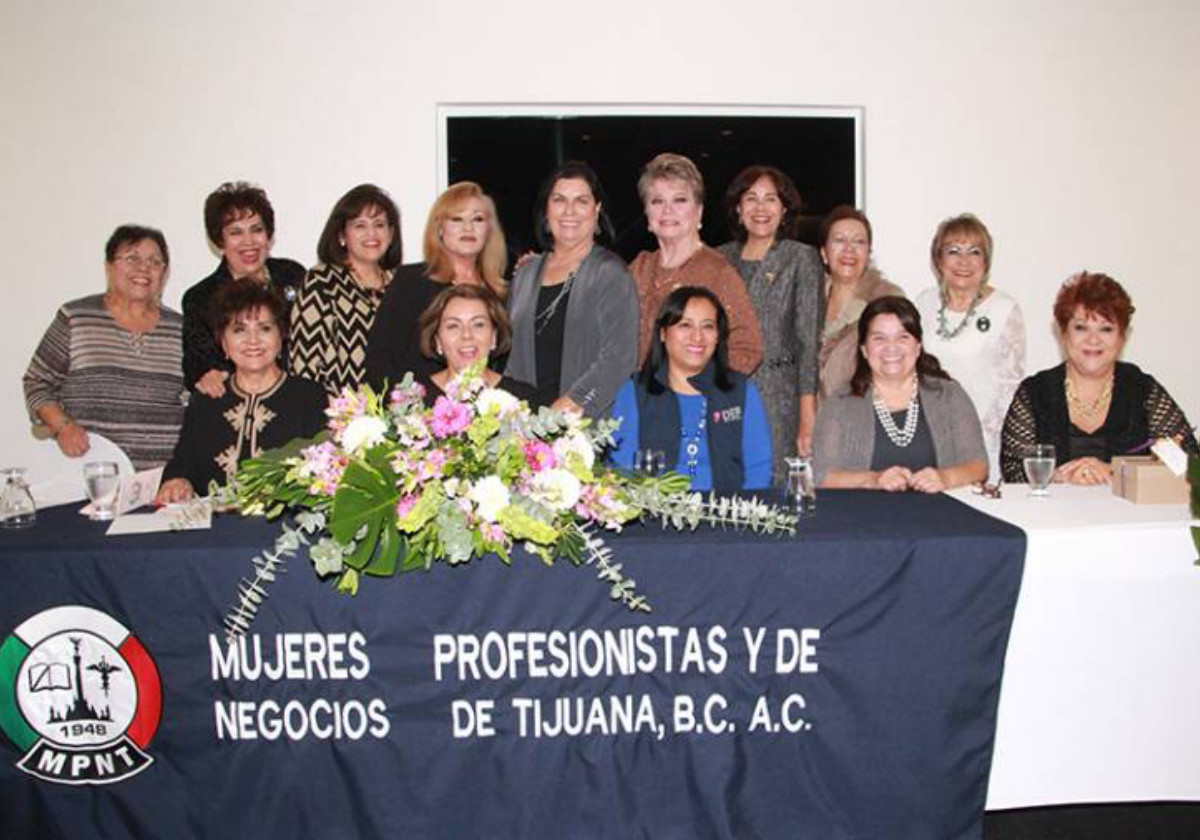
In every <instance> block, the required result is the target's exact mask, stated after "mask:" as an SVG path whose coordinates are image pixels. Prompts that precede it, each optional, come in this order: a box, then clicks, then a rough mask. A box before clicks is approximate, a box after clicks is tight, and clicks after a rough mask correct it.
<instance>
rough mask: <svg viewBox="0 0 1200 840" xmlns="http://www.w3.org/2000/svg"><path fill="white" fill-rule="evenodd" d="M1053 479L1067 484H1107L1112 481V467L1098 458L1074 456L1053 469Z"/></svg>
mask: <svg viewBox="0 0 1200 840" xmlns="http://www.w3.org/2000/svg"><path fill="white" fill-rule="evenodd" d="M1054 480H1055V481H1062V482H1066V483H1067V484H1082V485H1095V484H1108V483H1110V482H1111V481H1112V467H1110V466H1109V465H1108V464H1106V463H1104V462H1103V461H1101V460H1100V459H1099V458H1091V457H1088V458H1076V459H1074V460H1073V461H1067V462H1066V463H1065V464H1063V465H1062V466H1061V467H1059V468H1058V469H1057V470H1055V471H1054Z"/></svg>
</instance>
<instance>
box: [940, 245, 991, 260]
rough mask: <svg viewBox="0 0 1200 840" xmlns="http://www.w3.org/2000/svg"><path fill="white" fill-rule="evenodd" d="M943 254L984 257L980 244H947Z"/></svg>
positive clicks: (974, 257) (944, 255) (946, 255)
mask: <svg viewBox="0 0 1200 840" xmlns="http://www.w3.org/2000/svg"><path fill="white" fill-rule="evenodd" d="M942 256H943V257H947V258H949V257H969V258H973V259H983V249H982V248H980V247H979V246H978V245H947V246H946V247H945V248H943V249H942Z"/></svg>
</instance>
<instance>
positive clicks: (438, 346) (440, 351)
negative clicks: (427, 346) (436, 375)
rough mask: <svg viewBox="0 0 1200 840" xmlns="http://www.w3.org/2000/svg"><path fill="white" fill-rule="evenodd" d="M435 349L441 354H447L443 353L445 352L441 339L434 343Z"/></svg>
mask: <svg viewBox="0 0 1200 840" xmlns="http://www.w3.org/2000/svg"><path fill="white" fill-rule="evenodd" d="M433 349H434V350H436V351H437V354H438V355H439V356H444V355H446V354H445V353H443V352H442V342H440V341H435V342H434V343H433Z"/></svg>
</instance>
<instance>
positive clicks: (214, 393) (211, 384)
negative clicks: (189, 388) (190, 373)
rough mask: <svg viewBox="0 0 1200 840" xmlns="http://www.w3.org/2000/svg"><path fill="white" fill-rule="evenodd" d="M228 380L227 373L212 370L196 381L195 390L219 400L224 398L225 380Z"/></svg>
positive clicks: (215, 369)
mask: <svg viewBox="0 0 1200 840" xmlns="http://www.w3.org/2000/svg"><path fill="white" fill-rule="evenodd" d="M228 378H229V372H228V371H224V370H218V369H217V368H213V369H212V370H210V371H209V372H208V373H206V374H204V375H203V376H201V377H200V378H199V379H197V380H196V390H197V391H199V392H200V393H201V394H205V395H206V396H209V397H212V398H213V399H214V400H216V399H220V398H221V397H223V396H225V380H226V379H228Z"/></svg>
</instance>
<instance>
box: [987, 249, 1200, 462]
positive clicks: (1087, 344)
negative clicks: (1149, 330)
mask: <svg viewBox="0 0 1200 840" xmlns="http://www.w3.org/2000/svg"><path fill="white" fill-rule="evenodd" d="M1133 312H1134V307H1133V301H1132V300H1130V298H1129V295H1128V293H1126V291H1125V289H1123V288H1122V287H1121V284H1120V283H1118V282H1117V281H1116V280H1114V279H1112V278H1111V277H1109V276H1107V275H1105V274H1091V273H1088V272H1086V271H1084V272H1081V273H1079V274H1077V275H1075V276H1074V277H1072V278H1071V279H1069V280H1068V281H1067V282H1066V283H1064V284H1063V287H1062V289H1061V290H1059V293H1058V298H1057V299H1056V300H1055V301H1054V320H1055V322H1056V323H1057V324H1058V329H1059V332H1060V334H1061V339H1062V346H1063V350H1064V355H1065V356H1066V361H1065V362H1064V363H1063V364H1060V365H1058V366H1057V367H1053V368H1050V369H1049V370H1044V371H1042V372H1041V373H1037V374H1034V375H1033V376H1030V377H1028V378H1027V379H1025V381H1023V382H1022V383H1021V385H1020V387H1019V388H1017V393H1016V396H1014V397H1013V401H1012V406H1011V407H1010V408H1009V410H1008V416H1007V417H1006V418H1005V420H1004V433H1003V440H1002V445H1001V452H1000V463H1001V466H1002V467H1003V472H1004V480H1005V481H1012V482H1023V481H1025V470H1024V464H1023V457H1024V454H1025V450H1026V449H1027V448H1028V447H1030V446H1032V445H1034V444H1039V443H1052V444H1054V452H1055V457H1056V458H1057V461H1058V468H1057V469H1056V470H1055V473H1054V480H1055V481H1065V482H1070V483H1071V484H1107V483H1109V481H1110V479H1111V478H1112V469H1111V468H1110V467H1109V462H1110V461H1111V460H1112V457H1113V456H1114V455H1122V454H1126V453H1130V452H1143V451H1145V450H1146V449H1147V448H1148V445H1149V443H1150V442H1152V441H1153V440H1155V439H1157V438H1175V439H1176V440H1177V441H1179V442H1180V445H1182V446H1183V448H1184V449H1185V450H1187V451H1188V452H1191V453H1192V454H1194V455H1195V454H1200V449H1198V448H1197V445H1196V438H1195V437H1194V436H1193V435H1192V432H1191V428H1192V427H1191V426H1190V425H1189V424H1188V421H1187V417H1185V416H1184V414H1183V411H1182V410H1181V409H1180V408H1179V406H1178V405H1177V404H1176V403H1175V401H1174V400H1173V399H1171V395H1170V394H1168V393H1167V391H1166V389H1165V388H1163V386H1162V385H1160V384H1158V382H1157V381H1156V380H1155V379H1154V377H1153V376H1150V375H1149V374H1146V373H1142V371H1141V370H1139V369H1138V368H1137V366H1135V365H1132V364H1129V363H1127V362H1122V361H1119V359H1120V356H1121V351H1122V350H1123V349H1124V347H1125V337H1126V335H1127V334H1128V332H1129V321H1130V319H1131V318H1132V317H1133Z"/></svg>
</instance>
